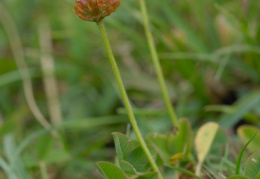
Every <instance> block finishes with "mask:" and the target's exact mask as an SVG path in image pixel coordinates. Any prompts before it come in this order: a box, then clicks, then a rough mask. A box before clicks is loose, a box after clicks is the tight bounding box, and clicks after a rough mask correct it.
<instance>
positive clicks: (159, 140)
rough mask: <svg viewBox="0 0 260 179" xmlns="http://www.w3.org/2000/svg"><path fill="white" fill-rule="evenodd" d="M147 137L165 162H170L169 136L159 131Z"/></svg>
mask: <svg viewBox="0 0 260 179" xmlns="http://www.w3.org/2000/svg"><path fill="white" fill-rule="evenodd" d="M146 139H147V141H149V142H150V144H151V145H153V146H154V148H155V149H156V151H157V152H158V155H159V156H160V157H161V159H162V160H163V162H164V164H169V159H170V154H169V151H168V148H167V143H168V137H167V136H166V135H162V134H158V133H150V134H148V135H147V137H146Z"/></svg>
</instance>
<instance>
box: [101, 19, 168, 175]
mask: <svg viewBox="0 0 260 179" xmlns="http://www.w3.org/2000/svg"><path fill="white" fill-rule="evenodd" d="M97 25H98V27H99V30H100V33H101V35H102V38H103V40H104V44H105V47H106V50H107V54H108V58H109V61H110V64H111V66H112V69H113V71H114V74H115V77H116V81H117V84H118V87H119V90H120V93H121V96H122V99H123V102H124V105H125V108H126V110H127V114H128V117H129V120H130V122H131V124H132V127H133V130H134V132H135V135H136V137H137V140H138V141H139V143H140V145H141V147H142V148H143V150H144V152H145V155H146V157H147V158H148V160H149V162H150V164H151V166H152V169H153V170H154V171H155V172H158V176H159V179H163V176H162V174H161V173H160V171H159V168H158V166H157V165H156V163H155V161H154V159H153V157H152V154H151V153H150V151H149V149H148V147H147V145H146V143H145V141H144V139H143V137H142V134H141V132H140V130H139V128H138V125H137V122H136V119H135V116H134V113H133V110H132V107H131V105H130V102H129V99H128V96H127V94H126V90H125V87H124V84H123V81H122V78H121V75H120V72H119V69H118V66H117V63H116V60H115V58H114V55H113V52H112V49H111V46H110V43H109V40H108V38H107V35H106V31H105V27H104V24H103V21H102V20H101V21H99V22H98V23H97Z"/></svg>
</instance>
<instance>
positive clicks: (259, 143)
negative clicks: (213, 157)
mask: <svg viewBox="0 0 260 179" xmlns="http://www.w3.org/2000/svg"><path fill="white" fill-rule="evenodd" d="M256 132H257V134H256V137H255V138H254V139H253V140H252V142H251V143H250V144H249V145H248V149H249V151H250V152H255V151H256V150H260V129H259V128H257V127H255V126H250V125H243V126H240V127H239V128H238V129H237V133H238V136H239V137H240V138H241V140H242V141H243V143H244V144H245V143H247V141H249V140H250V138H251V137H252V136H253V135H254V134H255V133H256Z"/></svg>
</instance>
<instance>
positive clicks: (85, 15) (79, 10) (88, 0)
mask: <svg viewBox="0 0 260 179" xmlns="http://www.w3.org/2000/svg"><path fill="white" fill-rule="evenodd" d="M120 2H121V0H76V2H75V3H76V5H74V11H75V13H76V14H77V15H78V16H79V17H80V18H81V19H83V20H85V21H94V22H99V21H100V20H101V19H103V18H104V17H106V16H109V15H110V14H111V13H112V12H114V11H115V10H116V9H117V7H118V6H119V5H120Z"/></svg>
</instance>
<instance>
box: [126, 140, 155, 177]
mask: <svg viewBox="0 0 260 179" xmlns="http://www.w3.org/2000/svg"><path fill="white" fill-rule="evenodd" d="M147 147H148V149H149V151H150V152H151V154H152V156H153V158H154V159H155V158H156V151H155V149H154V148H153V147H152V146H151V145H147ZM126 160H127V161H128V162H129V163H130V164H131V165H132V166H133V167H134V168H135V169H136V171H138V172H147V171H148V170H149V169H150V168H151V165H150V162H149V161H148V159H147V157H146V155H145V153H144V151H143V149H142V147H141V146H137V147H136V148H134V149H133V150H132V151H131V152H130V153H129V155H128V156H127V157H126Z"/></svg>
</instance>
